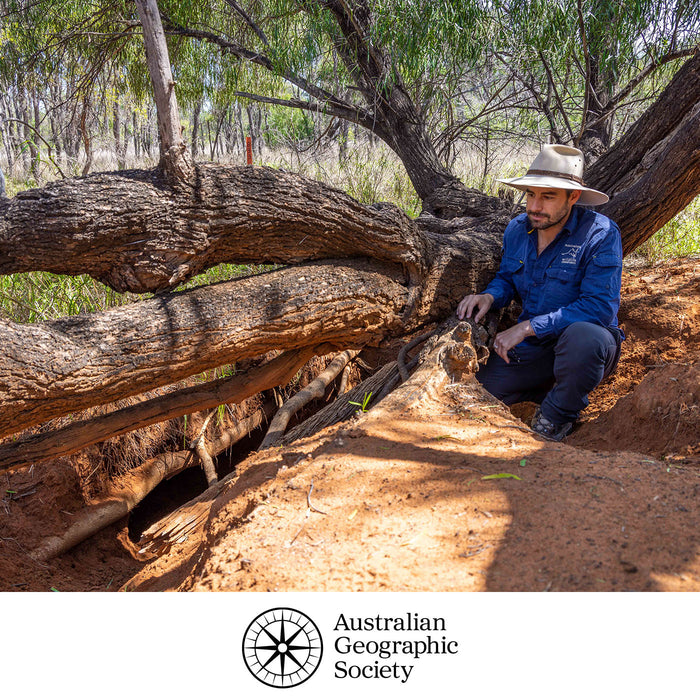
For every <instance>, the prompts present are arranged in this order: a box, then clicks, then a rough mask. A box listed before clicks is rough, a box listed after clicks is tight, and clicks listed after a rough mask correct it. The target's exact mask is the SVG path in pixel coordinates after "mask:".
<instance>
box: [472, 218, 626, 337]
mask: <svg viewBox="0 0 700 700" xmlns="http://www.w3.org/2000/svg"><path fill="white" fill-rule="evenodd" d="M621 279H622V240H621V237H620V229H619V228H618V227H617V225H616V224H615V223H614V222H613V221H611V220H610V219H608V217H607V216H603V215H602V214H598V213H596V212H594V211H591V210H589V209H584V208H583V207H580V206H574V207H572V209H571V214H570V216H569V219H568V220H567V222H566V224H565V226H564V228H563V229H562V230H561V231H560V232H559V234H558V235H557V237H556V238H555V239H554V240H553V241H552V242H551V243H550V244H549V245H548V246H547V247H546V248H545V249H544V250H543V251H542V253H541V254H540V255H539V256H538V255H537V230H535V229H533V228H532V227H531V226H530V224H529V220H528V218H527V214H521V215H520V216H518V217H516V218H515V219H513V220H512V221H511V222H510V223H509V224H508V227H507V228H506V231H505V234H504V236H503V257H502V259H501V266H500V268H499V270H498V273H497V274H496V277H495V278H494V280H493V281H492V282H491V284H489V285H488V287H486V289H485V290H484V293H488V294H491V295H492V296H493V298H494V303H493V308H494V309H499V308H502V307H504V306H507V305H508V304H509V303H510V302H511V301H512V300H513V298H514V296H515V294H516V292H517V293H518V294H519V295H520V298H521V300H522V305H523V311H522V313H521V314H520V317H519V319H518V320H519V321H525V320H527V319H529V320H530V324H531V325H532V330H533V331H534V332H535V336H536V337H537V338H540V339H546V338H552V337H554V338H556V337H558V336H559V335H560V334H561V333H562V331H563V330H564V329H565V328H566V327H567V326H569V325H571V324H572V323H575V322H576V321H588V322H590V323H596V324H598V325H599V326H603V327H605V328H617V327H618V321H617V312H618V310H619V308H620V286H621Z"/></svg>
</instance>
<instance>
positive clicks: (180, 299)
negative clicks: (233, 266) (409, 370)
mask: <svg viewBox="0 0 700 700" xmlns="http://www.w3.org/2000/svg"><path fill="white" fill-rule="evenodd" d="M397 276H398V277H402V273H401V272H400V270H397V269H396V268H395V267H394V268H392V267H387V266H384V267H382V266H381V265H378V264H374V265H373V264H363V263H361V262H356V263H354V264H352V265H351V264H349V263H342V262H338V263H336V264H326V265H320V264H319V265H309V266H305V267H301V268H295V270H294V271H293V272H291V273H288V272H286V271H283V270H277V271H274V272H271V273H269V274H267V275H265V276H258V277H250V278H246V279H243V280H235V281H233V282H227V283H221V284H216V285H212V286H209V287H202V288H198V289H195V290H191V291H189V292H187V293H180V294H173V295H169V296H167V297H156V298H153V299H148V300H146V301H142V302H138V303H136V304H132V305H129V306H126V307H118V308H114V309H110V310H109V311H106V312H104V313H101V314H92V315H82V316H76V317H72V318H66V319H61V320H59V321H54V322H51V323H43V324H36V325H24V326H23V325H19V324H15V323H11V322H7V321H0V345H1V346H2V347H3V348H4V353H3V355H2V356H0V437H2V436H4V435H8V434H10V433H14V432H18V431H19V430H21V429H23V428H26V427H29V426H31V425H36V424H38V423H41V422H43V421H46V420H49V419H50V418H54V417H57V416H61V415H65V414H66V413H71V412H75V411H79V410H82V409H85V408H89V407H91V406H95V405H99V404H103V403H108V402H111V401H116V400H117V399H119V398H123V397H125V396H133V395H135V394H139V393H142V392H144V391H148V390H149V389H155V388H157V387H160V386H165V385H168V384H172V383H175V382H177V381H180V380H181V379H185V378H187V377H189V376H191V375H193V374H195V373H197V372H202V371H204V370H207V369H211V368H213V367H219V366H222V365H226V364H230V363H233V362H237V361H239V360H242V359H246V358H254V357H259V356H261V355H263V354H265V353H266V352H268V351H269V350H270V349H272V348H281V349H289V350H295V349H299V348H302V347H308V346H309V345H319V344H321V343H328V344H330V345H329V348H330V346H334V347H340V348H347V347H361V346H363V345H366V344H368V343H376V342H378V341H379V340H380V339H381V338H382V337H384V336H385V335H386V334H387V333H389V332H391V331H392V330H393V329H396V328H398V327H401V321H400V312H401V310H402V308H403V306H404V304H405V302H406V298H407V292H406V289H405V287H404V286H403V285H402V284H401V283H400V282H399V281H397V280H396V277H397Z"/></svg>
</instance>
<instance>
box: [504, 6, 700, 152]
mask: <svg viewBox="0 0 700 700" xmlns="http://www.w3.org/2000/svg"><path fill="white" fill-rule="evenodd" d="M492 18H493V26H494V29H495V32H494V42H493V44H492V50H493V55H494V57H495V59H496V60H497V61H499V62H500V64H501V66H502V72H503V73H504V74H505V75H506V76H507V77H510V78H511V79H512V82H511V83H510V84H508V81H507V80H506V81H504V87H505V92H506V94H511V97H512V94H515V95H518V94H522V93H523V92H524V94H525V95H526V96H527V98H528V101H527V104H526V105H525V107H526V110H524V109H522V108H521V114H522V115H523V116H525V115H526V114H528V113H530V114H532V113H533V112H534V113H535V114H537V115H538V116H539V117H541V119H544V120H546V130H545V133H546V132H549V138H550V139H551V140H552V141H554V142H565V143H571V144H573V145H576V146H579V147H580V148H581V149H582V150H583V151H584V153H586V155H587V156H588V160H589V161H592V160H594V159H595V158H597V157H599V156H600V155H602V154H603V153H605V152H606V151H607V150H608V149H609V148H610V146H611V145H612V143H613V138H614V134H615V129H617V131H618V133H622V131H624V129H625V128H626V127H627V126H629V124H630V122H631V121H633V120H634V119H636V117H637V116H639V115H640V114H641V112H642V111H643V110H644V107H645V106H648V105H649V104H650V102H651V101H652V100H653V98H654V97H655V96H656V95H658V93H659V92H660V88H661V87H663V85H665V84H666V83H667V82H668V80H669V78H670V76H672V75H673V74H674V73H675V72H676V71H677V70H678V67H679V65H680V64H681V63H682V62H683V61H684V60H687V59H688V58H690V57H692V56H693V55H694V53H696V52H697V50H698V46H699V44H700V3H699V2H697V0H680V1H678V0H661V1H659V0H618V1H614V2H613V1H611V0H558V1H557V2H543V1H542V0H525V1H524V2H520V1H518V2H514V1H513V0H494V2H493V3H492ZM532 121H533V120H529V121H528V122H526V123H527V124H529V125H530V126H531V127H532Z"/></svg>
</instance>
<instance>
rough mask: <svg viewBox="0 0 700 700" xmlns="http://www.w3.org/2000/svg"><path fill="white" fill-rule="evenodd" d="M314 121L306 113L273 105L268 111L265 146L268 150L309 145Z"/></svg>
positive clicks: (312, 134) (312, 135) (311, 139)
mask: <svg viewBox="0 0 700 700" xmlns="http://www.w3.org/2000/svg"><path fill="white" fill-rule="evenodd" d="M313 138H314V121H313V119H312V118H311V116H310V115H309V113H308V112H302V111H300V110H292V109H289V108H285V107H279V106H277V105H273V106H272V107H271V108H270V110H269V119H268V133H267V145H268V147H269V148H277V147H279V146H287V147H288V146H290V145H292V146H293V145H297V144H306V145H308V144H310V143H311V142H312V141H313Z"/></svg>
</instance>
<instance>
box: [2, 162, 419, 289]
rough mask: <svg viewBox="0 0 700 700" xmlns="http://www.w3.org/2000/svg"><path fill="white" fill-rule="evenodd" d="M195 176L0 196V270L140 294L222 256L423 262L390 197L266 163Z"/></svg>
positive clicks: (414, 235)
mask: <svg viewBox="0 0 700 700" xmlns="http://www.w3.org/2000/svg"><path fill="white" fill-rule="evenodd" d="M194 182H195V187H194V188H190V187H182V188H180V187H172V188H171V187H170V186H169V185H168V184H167V183H166V182H164V181H163V179H162V178H160V177H159V175H158V173H157V172H152V171H145V172H142V171H126V172H124V173H121V174H120V175H116V174H100V175H94V176H92V177H91V178H89V179H88V180H79V179H78V180H64V181H60V182H55V183H52V184H50V185H49V186H47V187H46V188H44V189H42V190H27V191H25V192H22V193H20V194H18V195H17V196H16V197H15V198H13V199H12V200H9V201H8V202H5V203H2V204H0V217H1V218H0V274H9V273H12V272H27V271H30V270H46V271H49V272H55V273H58V274H69V275H79V274H88V275H90V276H92V277H94V278H95V279H98V280H100V281H102V282H104V283H105V284H107V285H109V286H110V287H112V288H113V289H115V290H116V291H120V292H124V291H131V292H147V291H161V290H165V289H171V288H173V287H175V286H177V285H178V284H180V283H182V282H183V281H185V280H187V279H189V278H190V277H191V276H193V275H194V274H197V273H199V272H201V271H203V270H205V269H206V268H208V267H211V266H213V265H216V264H218V263H221V262H231V263H246V262H255V263H297V262H302V261H305V260H317V259H324V258H335V257H354V256H372V257H374V258H376V259H378V260H385V261H390V262H398V263H400V264H402V265H404V266H406V268H407V269H408V270H410V271H412V273H413V274H416V275H418V274H419V268H420V267H421V265H423V264H424V262H425V257H426V241H425V239H424V237H423V236H422V234H421V232H420V230H419V226H417V225H416V223H415V222H413V221H411V220H410V219H408V217H406V216H405V215H404V214H403V213H401V211H400V210H399V209H398V208H396V207H390V206H384V207H382V208H381V209H377V208H373V207H365V206H363V205H360V204H358V202H357V201H355V200H354V199H352V198H351V197H349V196H348V195H346V194H344V193H343V192H340V191H339V190H335V189H333V188H330V187H327V186H324V185H322V184H320V183H317V182H314V181H312V180H307V179H304V178H301V177H299V176H295V175H292V174H289V173H282V172H277V171H274V170H271V169H267V168H257V167H256V168H248V167H245V166H242V167H238V168H225V167H221V166H213V165H199V166H198V167H197V169H196V178H195V181H194Z"/></svg>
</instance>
